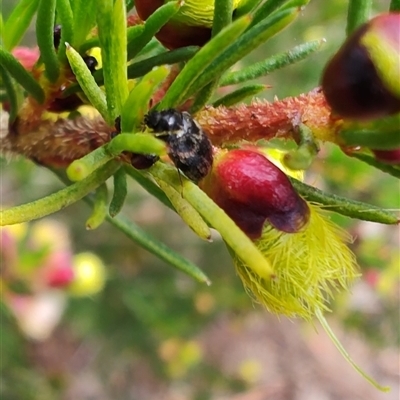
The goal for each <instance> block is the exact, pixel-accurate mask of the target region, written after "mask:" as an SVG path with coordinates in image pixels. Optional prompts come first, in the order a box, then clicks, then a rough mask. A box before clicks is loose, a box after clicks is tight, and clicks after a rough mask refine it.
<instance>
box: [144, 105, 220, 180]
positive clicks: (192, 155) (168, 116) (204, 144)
mask: <svg viewBox="0 0 400 400" xmlns="http://www.w3.org/2000/svg"><path fill="white" fill-rule="evenodd" d="M144 122H145V124H146V125H147V126H148V127H149V128H150V129H151V130H152V131H153V132H154V135H155V136H156V137H158V138H159V139H161V140H163V141H165V142H166V143H167V144H168V155H169V157H170V158H171V160H172V161H173V163H174V164H175V166H176V167H177V168H178V169H179V170H181V171H182V172H183V173H184V174H185V175H186V176H187V177H188V178H189V179H190V180H192V181H193V182H198V181H200V180H201V179H203V178H204V177H205V176H206V175H207V174H208V172H209V171H210V169H211V167H212V163H213V149H212V145H211V142H210V139H209V138H208V137H207V135H206V134H205V133H204V131H203V130H202V129H201V127H200V125H199V124H198V123H197V122H196V121H195V120H194V119H193V117H192V116H191V115H190V114H189V113H188V112H185V111H184V112H180V111H177V110H174V109H168V110H163V111H151V112H149V113H148V114H147V115H146V117H145V119H144Z"/></svg>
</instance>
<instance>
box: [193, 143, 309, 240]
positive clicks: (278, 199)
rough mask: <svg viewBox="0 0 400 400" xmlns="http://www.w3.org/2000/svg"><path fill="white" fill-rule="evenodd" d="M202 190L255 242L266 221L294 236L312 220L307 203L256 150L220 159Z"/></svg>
mask: <svg viewBox="0 0 400 400" xmlns="http://www.w3.org/2000/svg"><path fill="white" fill-rule="evenodd" d="M201 186H202V188H203V190H204V191H205V192H206V193H207V194H208V195H209V196H210V197H211V198H212V199H213V200H214V201H215V202H216V203H217V204H218V205H219V206H220V207H221V208H223V209H224V210H225V212H226V213H227V214H228V215H229V216H230V217H231V218H232V219H233V220H234V221H235V222H236V223H237V225H238V226H239V227H240V228H241V229H242V230H243V231H244V232H246V233H247V235H248V236H250V237H251V238H252V239H256V238H258V237H260V235H261V232H262V228H263V225H264V223H265V221H266V220H268V221H269V223H270V224H271V225H273V226H274V227H275V228H276V229H278V230H281V231H283V232H288V233H294V232H298V231H299V230H301V229H302V228H303V227H304V226H305V225H306V223H307V222H308V219H309V208H308V205H307V203H306V202H305V201H304V199H302V198H301V197H300V196H299V195H298V194H297V192H296V191H295V190H294V188H293V186H292V184H291V183H290V181H289V179H288V178H287V176H286V175H285V174H284V173H283V172H282V171H281V170H280V169H279V168H278V167H276V166H275V165H274V164H273V163H271V162H270V161H269V160H268V159H267V158H266V157H265V156H264V155H263V154H261V153H259V152H258V151H257V150H243V149H240V150H232V151H230V152H228V153H224V154H222V155H219V156H217V158H216V161H215V163H214V167H213V170H212V173H211V174H209V176H208V177H206V178H205V180H204V182H202V183H201Z"/></svg>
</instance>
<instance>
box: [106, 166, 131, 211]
mask: <svg viewBox="0 0 400 400" xmlns="http://www.w3.org/2000/svg"><path fill="white" fill-rule="evenodd" d="M127 194H128V187H127V183H126V173H125V170H124V168H120V169H119V170H118V171H117V172H116V173H115V174H114V194H113V197H112V199H111V202H110V207H109V209H108V212H109V214H110V216H111V217H115V216H116V215H117V214H119V212H120V211H121V209H122V207H123V205H124V203H125V199H126V196H127Z"/></svg>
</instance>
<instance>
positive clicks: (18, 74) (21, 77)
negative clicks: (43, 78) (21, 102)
mask: <svg viewBox="0 0 400 400" xmlns="http://www.w3.org/2000/svg"><path fill="white" fill-rule="evenodd" d="M0 65H1V66H2V67H3V68H4V69H5V70H6V71H7V72H8V73H9V74H10V75H11V76H12V77H13V78H14V79H15V80H16V81H17V82H18V83H19V84H20V85H21V86H22V87H23V88H24V89H25V90H26V91H27V92H28V93H29V94H30V95H31V96H32V97H33V98H34V99H35V100H36V101H37V102H39V103H43V102H44V97H45V95H44V91H43V89H42V88H41V86H40V85H39V83H38V82H37V81H36V80H35V79H34V77H33V76H32V75H31V74H30V73H29V72H28V71H27V70H26V69H25V68H24V67H23V66H22V64H21V63H20V62H19V61H18V60H17V59H16V58H15V57H14V56H13V55H12V54H11V53H9V52H8V51H6V50H4V49H2V48H1V47H0Z"/></svg>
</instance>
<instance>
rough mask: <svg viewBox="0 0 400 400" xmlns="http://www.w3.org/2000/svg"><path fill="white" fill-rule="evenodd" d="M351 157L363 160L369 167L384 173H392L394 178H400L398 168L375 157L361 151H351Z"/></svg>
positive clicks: (399, 169)
mask: <svg viewBox="0 0 400 400" xmlns="http://www.w3.org/2000/svg"><path fill="white" fill-rule="evenodd" d="M350 156H351V157H354V158H357V160H360V161H363V162H365V163H366V164H368V165H370V166H371V167H374V168H377V169H379V170H381V171H382V172H385V173H386V174H389V175H392V176H394V177H395V178H398V179H400V168H399V167H395V166H393V165H389V164H385V163H383V162H380V161H378V160H377V159H376V158H375V157H372V156H370V155H368V154H363V153H352V154H350Z"/></svg>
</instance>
